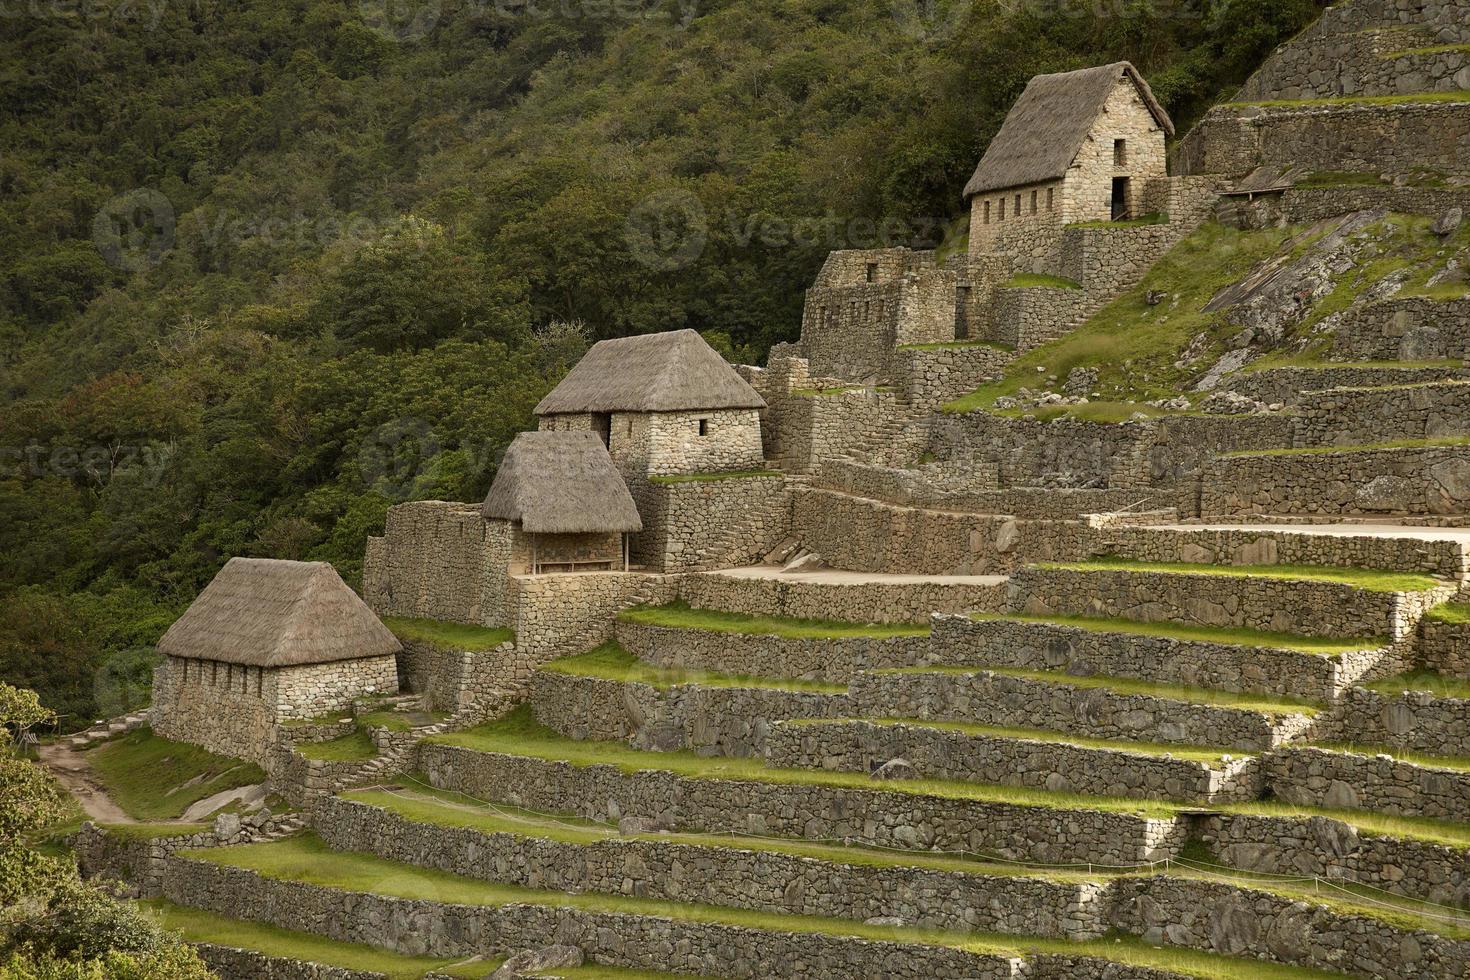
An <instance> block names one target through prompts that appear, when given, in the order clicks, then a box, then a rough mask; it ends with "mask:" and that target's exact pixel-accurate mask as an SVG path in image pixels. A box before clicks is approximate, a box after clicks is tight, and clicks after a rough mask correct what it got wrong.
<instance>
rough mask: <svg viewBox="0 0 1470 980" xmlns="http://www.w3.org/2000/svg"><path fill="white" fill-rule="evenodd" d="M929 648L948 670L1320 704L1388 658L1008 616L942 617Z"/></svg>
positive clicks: (1284, 637) (1316, 642) (1352, 644)
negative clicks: (1143, 684)
mask: <svg viewBox="0 0 1470 980" xmlns="http://www.w3.org/2000/svg"><path fill="white" fill-rule="evenodd" d="M1289 645H1295V646H1297V647H1299V648H1300V649H1292V648H1290V646H1289ZM933 651H934V652H933V659H934V660H935V661H938V662H942V663H945V664H949V665H951V666H960V665H973V666H995V667H1019V668H1022V669H1026V670H1057V671H1064V672H1066V673H1068V674H1073V675H1078V676H1088V675H1092V674H1101V675H1104V676H1109V677H1133V678H1140V679H1144V680H1149V681H1154V682H1158V683H1163V684H1184V685H1189V686H1194V687H1206V688H1214V689H1216V690H1221V691H1231V692H1234V693H1238V694H1263V695H1268V696H1277V697H1287V698H1302V699H1306V700H1314V701H1315V700H1324V699H1330V698H1333V697H1336V696H1337V695H1339V694H1341V693H1342V692H1343V691H1345V690H1347V689H1348V688H1349V687H1350V686H1351V685H1352V683H1353V682H1355V681H1356V680H1357V679H1358V678H1360V677H1362V676H1363V675H1364V674H1365V673H1366V672H1367V671H1369V670H1371V669H1372V668H1374V667H1375V666H1376V665H1377V664H1379V663H1380V662H1382V661H1384V660H1385V659H1387V658H1389V657H1390V656H1391V651H1389V650H1388V649H1386V648H1384V647H1380V646H1378V645H1376V644H1374V643H1372V642H1371V641H1332V640H1320V639H1312V638H1308V637H1293V636H1290V635H1288V634H1265V633H1251V632H1247V631H1240V632H1239V633H1238V634H1232V632H1231V631H1230V630H1223V629H1211V628H1205V627H1194V628H1191V627H1187V626H1183V625H1179V624H1172V623H1140V622H1138V621H1136V620H1131V619H1121V618H1119V619H1093V618H1086V617H1070V618H1069V617H1059V618H1051V619H1047V618H1044V617H1030V616H1004V615H1001V616H982V615H977V616H974V617H970V616H941V617H938V618H936V619H935V622H934V631H933ZM1308 651H1320V652H1308Z"/></svg>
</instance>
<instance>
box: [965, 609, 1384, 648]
mask: <svg viewBox="0 0 1470 980" xmlns="http://www.w3.org/2000/svg"><path fill="white" fill-rule="evenodd" d="M970 618H971V619H974V620H976V621H977V622H986V621H989V620H996V621H1000V622H1007V623H1047V624H1052V625H1056V626H1070V627H1073V628H1075V629H1083V630H1089V631H1091V632H1094V633H1124V634H1128V635H1131V636H1158V637H1165V638H1168V639H1171V640H1187V641H1192V642H1199V643H1220V644H1226V645H1229V646H1243V647H1270V648H1272V649H1276V650H1292V651H1295V652H1297V653H1306V654H1315V655H1320V656H1332V655H1334V654H1339V653H1348V652H1350V651H1353V650H1371V649H1373V648H1375V647H1380V646H1385V645H1386V644H1387V643H1388V640H1387V639H1383V640H1337V639H1331V638H1328V637H1318V636H1297V635H1296V634H1295V633H1273V632H1268V631H1266V630H1251V629H1234V628H1226V627H1223V626H1221V627H1214V626H1195V625H1192V624H1189V623H1143V622H1139V621H1137V620H1132V619H1104V618H1100V617H1095V616H1021V615H1015V614H1006V615H1002V614H999V613H971V614H970Z"/></svg>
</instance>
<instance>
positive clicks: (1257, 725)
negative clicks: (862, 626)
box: [851, 667, 1315, 752]
mask: <svg viewBox="0 0 1470 980" xmlns="http://www.w3.org/2000/svg"><path fill="white" fill-rule="evenodd" d="M851 690H852V699H853V702H854V705H855V707H856V708H857V710H858V711H859V713H860V714H861V715H862V716H864V717H869V718H913V719H918V720H923V721H952V722H963V723H968V724H975V725H988V726H993V727H998V728H1014V727H1033V728H1034V727H1040V728H1045V729H1049V730H1055V731H1058V732H1063V733H1065V734H1067V735H1075V736H1078V737H1081V738H1094V739H1108V740H1113V739H1121V740H1124V741H1142V742H1153V743H1161V744H1169V745H1180V746H1210V747H1219V748H1221V749H1234V750H1237V751H1240V752H1262V751H1265V750H1267V749H1270V748H1273V747H1275V746H1278V745H1283V744H1285V743H1287V742H1289V741H1291V740H1292V739H1295V738H1300V737H1302V736H1304V735H1306V734H1308V733H1309V732H1310V731H1311V729H1312V725H1313V719H1314V715H1315V710H1314V709H1313V708H1310V707H1307V706H1304V705H1294V704H1290V703H1281V704H1279V705H1276V704H1274V703H1273V704H1270V706H1269V708H1267V707H1264V706H1261V707H1258V706H1255V705H1254V704H1253V703H1252V702H1247V701H1243V702H1242V704H1243V705H1244V706H1236V705H1234V704H1232V703H1231V702H1230V699H1228V698H1225V696H1224V694H1223V692H1215V694H1214V698H1215V699H1216V700H1215V701H1214V702H1213V703H1212V700H1211V692H1209V691H1206V690H1203V689H1197V690H1195V691H1190V690H1187V689H1171V688H1168V687H1165V686H1158V687H1157V688H1152V689H1151V688H1150V687H1146V686H1145V687H1135V686H1133V685H1131V684H1129V683H1127V682H1122V681H1118V680H1116V679H1113V678H1097V677H1093V678H1078V677H1072V676H1071V675H1068V674H1061V673H1056V672H1050V673H1048V672H1045V671H1019V670H1013V669H1011V668H1001V669H983V668H982V669H971V668H966V667H954V668H920V669H914V670H906V671H887V672H881V673H874V674H866V675H863V676H862V677H859V678H857V679H856V680H854V681H853V684H852V688H851ZM1221 700H1223V701H1224V703H1220V702H1221Z"/></svg>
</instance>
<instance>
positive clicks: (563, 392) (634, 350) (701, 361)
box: [536, 329, 766, 415]
mask: <svg viewBox="0 0 1470 980" xmlns="http://www.w3.org/2000/svg"><path fill="white" fill-rule="evenodd" d="M765 407H766V403H765V400H764V399H763V398H761V396H760V395H759V394H758V393H757V392H756V390H755V389H754V388H752V387H751V386H750V385H749V384H748V383H746V381H745V379H744V378H742V377H741V376H740V375H739V374H738V373H737V372H736V370H735V368H734V367H733V366H731V365H730V364H729V363H728V362H727V361H726V360H725V359H724V358H723V357H721V356H720V355H719V354H718V353H717V352H716V351H715V349H714V348H713V347H711V346H710V345H709V344H707V343H705V340H704V338H703V337H701V336H700V335H699V333H698V332H697V331H694V330H688V329H685V330H670V331H666V332H664V333H650V334H638V335H636V336H633V337H619V338H617V339H614V340H603V341H599V342H598V343H596V344H593V345H592V349H591V350H589V351H588V352H587V353H586V354H585V355H584V356H583V357H582V360H580V361H579V362H577V365H576V366H575V367H573V368H572V369H571V371H569V372H567V376H566V377H565V378H562V380H561V383H560V384H558V385H557V386H556V387H555V388H554V389H552V391H551V393H550V394H548V395H547V396H546V397H545V398H543V399H541V403H540V404H538V405H537V406H536V414H537V415H557V414H574V413H582V412H685V411H693V412H697V411H713V410H719V409H732V408H765Z"/></svg>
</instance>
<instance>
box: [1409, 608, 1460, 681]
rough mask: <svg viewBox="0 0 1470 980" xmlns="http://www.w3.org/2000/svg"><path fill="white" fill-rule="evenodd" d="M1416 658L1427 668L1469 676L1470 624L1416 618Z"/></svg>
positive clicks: (1454, 675) (1451, 674) (1443, 672)
mask: <svg viewBox="0 0 1470 980" xmlns="http://www.w3.org/2000/svg"><path fill="white" fill-rule="evenodd" d="M1419 658H1420V662H1421V663H1422V664H1423V665H1424V666H1425V667H1427V668H1428V669H1430V670H1437V671H1439V672H1440V673H1442V674H1448V675H1449V676H1451V677H1470V623H1442V622H1439V621H1438V620H1433V619H1422V620H1420V621H1419Z"/></svg>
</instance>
